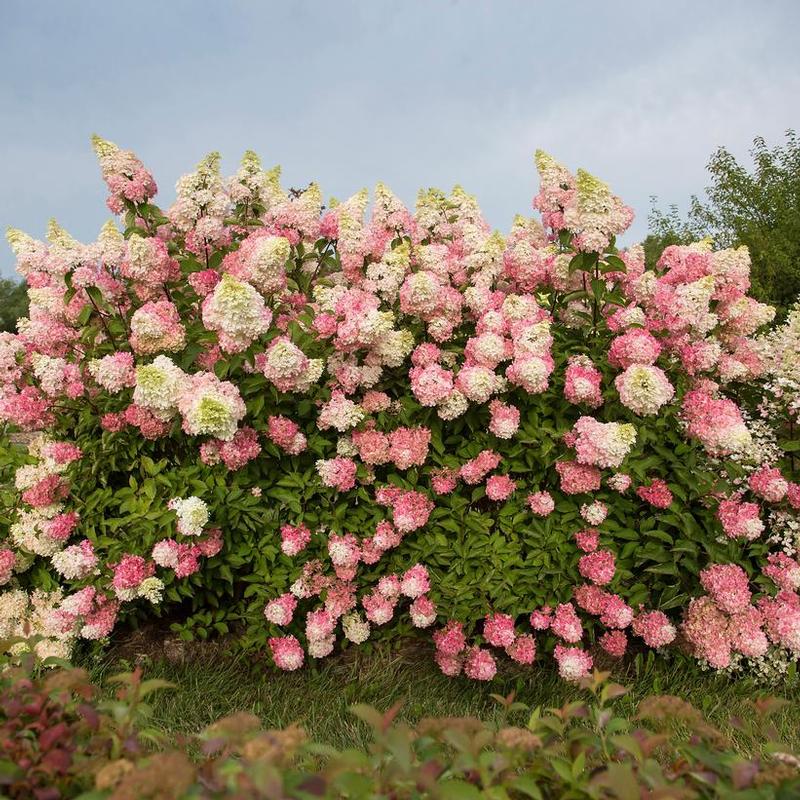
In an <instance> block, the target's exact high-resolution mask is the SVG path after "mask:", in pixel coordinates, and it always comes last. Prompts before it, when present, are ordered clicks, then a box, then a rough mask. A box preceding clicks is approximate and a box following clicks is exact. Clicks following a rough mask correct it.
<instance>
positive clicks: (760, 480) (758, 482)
mask: <svg viewBox="0 0 800 800" xmlns="http://www.w3.org/2000/svg"><path fill="white" fill-rule="evenodd" d="M748 485H749V486H750V488H751V489H752V490H753V492H754V493H755V494H757V495H758V496H759V497H761V498H763V499H764V500H766V501H767V502H768V503H780V502H781V500H783V498H784V497H786V492H787V491H788V490H789V483H788V481H787V480H786V479H785V478H784V477H783V475H781V471H780V470H779V469H777V468H776V467H772V468H770V467H768V466H766V465H764V466H762V467H761V468H759V469H758V470H756V471H755V472H754V473H753V474H752V475H751V476H750V478H749V480H748Z"/></svg>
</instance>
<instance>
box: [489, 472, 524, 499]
mask: <svg viewBox="0 0 800 800" xmlns="http://www.w3.org/2000/svg"><path fill="white" fill-rule="evenodd" d="M516 488H517V484H516V482H515V481H513V480H512V479H511V478H510V477H509V476H508V475H492V477H491V478H488V479H487V480H486V496H487V497H488V498H489V499H490V500H507V499H508V498H509V497H511V495H512V494H513V493H514V490H515V489H516Z"/></svg>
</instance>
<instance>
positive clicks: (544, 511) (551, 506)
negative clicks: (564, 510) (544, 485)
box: [527, 492, 556, 517]
mask: <svg viewBox="0 0 800 800" xmlns="http://www.w3.org/2000/svg"><path fill="white" fill-rule="evenodd" d="M527 503H528V507H529V508H530V510H531V511H532V512H533V513H534V514H536V516H537V517H547V516H549V515H550V514H552V513H553V511H554V510H555V507H556V502H555V500H553V496H552V495H551V494H550V492H533V493H532V494H529V495H528V499H527Z"/></svg>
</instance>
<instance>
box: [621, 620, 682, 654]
mask: <svg viewBox="0 0 800 800" xmlns="http://www.w3.org/2000/svg"><path fill="white" fill-rule="evenodd" d="M631 630H633V632H634V634H636V636H639V637H640V638H642V639H644V643H645V644H646V645H647V646H648V647H653V648H658V647H665V646H666V645H668V644H671V643H672V642H673V641H674V639H675V637H676V636H677V633H678V632H677V630H676V628H675V626H674V625H673V624H672V623H671V622H670V621H669V618H668V617H667V615H666V614H665V613H664V612H663V611H644V612H641V613H639V614H637V615H636V616H635V617H634V618H633V622H632V623H631Z"/></svg>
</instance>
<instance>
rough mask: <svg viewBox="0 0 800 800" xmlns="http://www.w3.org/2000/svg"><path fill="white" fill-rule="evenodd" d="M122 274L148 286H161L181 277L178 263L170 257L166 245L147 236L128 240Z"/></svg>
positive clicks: (122, 263)
mask: <svg viewBox="0 0 800 800" xmlns="http://www.w3.org/2000/svg"><path fill="white" fill-rule="evenodd" d="M120 272H121V273H122V275H124V276H125V277H126V278H130V279H131V280H134V281H138V282H139V283H143V284H145V285H147V286H160V285H161V284H164V283H168V282H170V281H174V280H177V278H178V277H179V276H180V268H179V267H178V262H177V261H176V260H175V259H174V258H171V257H170V255H169V252H168V251H167V245H166V243H165V242H163V241H162V240H161V239H157V238H152V237H147V236H131V238H130V239H128V242H127V247H126V252H125V257H124V259H123V260H122V262H121V264H120Z"/></svg>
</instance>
